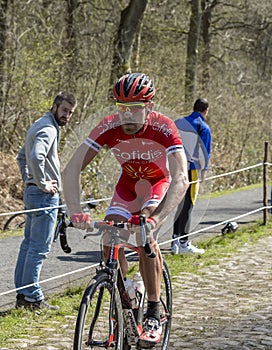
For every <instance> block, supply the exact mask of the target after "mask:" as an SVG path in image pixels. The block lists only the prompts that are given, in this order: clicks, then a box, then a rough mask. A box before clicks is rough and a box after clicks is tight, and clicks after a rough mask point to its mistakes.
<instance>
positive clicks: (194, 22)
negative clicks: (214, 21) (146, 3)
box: [185, 0, 201, 108]
mask: <svg viewBox="0 0 272 350" xmlns="http://www.w3.org/2000/svg"><path fill="white" fill-rule="evenodd" d="M191 9H192V11H191V18H190V29H189V33H188V41H187V58H186V70H185V106H186V108H191V107H192V104H193V100H194V91H195V79H196V70H197V49H198V41H199V35H200V24H201V0H192V1H191Z"/></svg>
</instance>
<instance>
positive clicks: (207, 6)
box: [202, 0, 218, 92]
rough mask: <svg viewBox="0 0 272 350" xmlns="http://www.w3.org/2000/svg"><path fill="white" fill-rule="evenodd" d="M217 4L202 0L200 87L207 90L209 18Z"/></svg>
mask: <svg viewBox="0 0 272 350" xmlns="http://www.w3.org/2000/svg"><path fill="white" fill-rule="evenodd" d="M217 4H218V0H213V1H212V2H210V1H208V0H202V39H203V46H204V48H203V54H202V89H203V90H205V91H206V92H208V91H209V83H210V68H209V65H210V57H211V31H210V27H211V19H212V10H213V8H214V7H215V6H216V5H217Z"/></svg>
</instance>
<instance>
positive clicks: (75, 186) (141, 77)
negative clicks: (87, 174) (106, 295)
mask: <svg viewBox="0 0 272 350" xmlns="http://www.w3.org/2000/svg"><path fill="white" fill-rule="evenodd" d="M113 94H114V98H115V100H116V106H117V110H118V113H114V114H112V115H108V116H106V117H105V118H104V119H103V120H102V121H101V122H100V123H99V124H98V125H97V126H96V127H95V128H94V129H93V130H92V131H91V133H90V135H89V137H88V138H87V139H86V140H85V141H84V142H83V144H82V145H80V146H79V148H78V149H77V150H76V151H75V153H74V155H73V156H72V158H71V160H70V161H69V163H68V164H67V166H66V168H65V169H64V171H63V174H62V175H63V185H64V196H65V202H66V204H67V207H68V211H69V214H70V216H71V221H72V222H73V225H74V226H75V227H77V228H79V229H87V228H89V227H90V221H91V219H90V215H89V214H88V213H83V212H82V210H81V206H80V185H79V183H80V181H79V178H80V172H81V171H82V170H83V169H84V168H85V167H86V166H87V165H88V164H89V163H90V162H91V161H92V160H93V159H94V157H95V156H96V155H97V153H98V152H99V151H100V149H101V148H102V147H103V146H105V145H107V147H108V148H109V149H111V151H112V152H113V154H114V156H115V158H116V160H117V161H118V162H119V164H120V166H121V174H120V176H119V179H118V182H117V184H116V187H115V191H114V194H113V197H112V199H111V203H110V205H109V207H108V209H107V212H106V217H105V220H113V221H117V222H120V221H128V222H129V223H130V224H131V225H130V227H131V230H132V231H134V232H137V231H138V230H137V228H138V229H139V226H138V225H139V224H140V222H139V214H145V215H146V217H147V223H148V224H149V226H150V227H151V228H152V230H151V245H152V249H153V250H154V252H155V253H156V257H155V258H154V259H152V258H149V257H147V255H146V253H145V252H144V249H143V248H141V247H140V262H139V266H140V272H141V274H142V277H143V281H144V284H145V288H146V291H147V296H148V305H147V313H146V318H145V321H144V326H143V333H142V335H141V336H140V343H141V345H142V346H150V345H151V346H153V345H155V344H156V343H158V342H159V341H160V335H161V329H162V328H161V325H160V321H159V320H160V313H159V300H160V283H161V277H162V258H161V254H160V250H159V247H158V245H157V242H156V240H155V238H154V230H155V229H156V228H158V227H159V226H160V225H161V224H162V222H163V220H164V219H166V217H167V215H168V214H169V213H170V212H171V211H172V210H174V209H175V207H176V206H177V205H178V203H179V202H180V196H183V195H185V192H186V190H187V188H188V186H189V182H188V176H187V160H186V155H185V152H184V149H183V145H182V141H181V137H180V134H179V131H178V129H177V128H176V126H175V123H174V122H173V121H172V120H171V119H170V118H168V117H167V116H165V115H163V114H161V113H159V112H156V111H154V110H153V107H154V103H153V102H152V99H153V97H154V95H155V87H154V83H153V81H152V80H151V79H150V78H149V77H148V76H147V75H145V74H142V73H131V74H126V75H124V76H122V77H121V78H120V79H119V80H118V81H117V82H116V83H115V85H114V88H113ZM120 265H121V268H122V272H123V274H124V276H125V275H126V272H127V269H128V266H127V261H126V259H125V255H124V252H123V251H122V252H121V253H120Z"/></svg>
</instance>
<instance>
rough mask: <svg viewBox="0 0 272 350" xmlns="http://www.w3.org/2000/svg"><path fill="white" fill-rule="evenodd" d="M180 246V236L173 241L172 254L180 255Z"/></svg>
mask: <svg viewBox="0 0 272 350" xmlns="http://www.w3.org/2000/svg"><path fill="white" fill-rule="evenodd" d="M180 247H181V245H180V240H179V238H177V239H175V240H174V241H173V242H172V246H171V251H172V254H174V255H178V254H179V249H180Z"/></svg>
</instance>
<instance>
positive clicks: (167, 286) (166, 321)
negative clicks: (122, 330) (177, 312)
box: [123, 260, 172, 350]
mask: <svg viewBox="0 0 272 350" xmlns="http://www.w3.org/2000/svg"><path fill="white" fill-rule="evenodd" d="M146 299H147V298H146ZM146 305H147V300H146V302H145V307H146ZM139 312H140V314H141V315H142V317H144V314H145V313H146V309H145V310H139ZM160 315H161V324H162V337H161V341H160V343H158V344H157V345H155V346H154V347H152V350H155V349H157V350H159V349H160V350H167V349H168V345H169V340H170V333H171V323H172V285H171V278H170V273H169V269H168V267H167V264H166V262H165V261H164V260H163V271H162V282H161V296H160ZM142 321H143V320H142ZM134 349H135V350H141V349H142V348H141V347H139V345H136V347H135V346H133V345H129V344H127V342H126V338H125V339H124V344H123V350H134Z"/></svg>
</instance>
